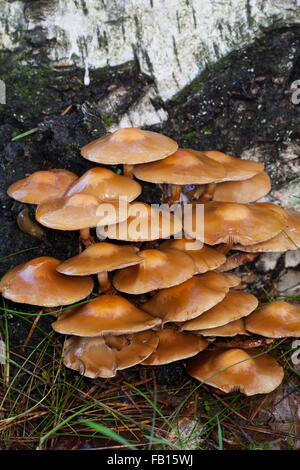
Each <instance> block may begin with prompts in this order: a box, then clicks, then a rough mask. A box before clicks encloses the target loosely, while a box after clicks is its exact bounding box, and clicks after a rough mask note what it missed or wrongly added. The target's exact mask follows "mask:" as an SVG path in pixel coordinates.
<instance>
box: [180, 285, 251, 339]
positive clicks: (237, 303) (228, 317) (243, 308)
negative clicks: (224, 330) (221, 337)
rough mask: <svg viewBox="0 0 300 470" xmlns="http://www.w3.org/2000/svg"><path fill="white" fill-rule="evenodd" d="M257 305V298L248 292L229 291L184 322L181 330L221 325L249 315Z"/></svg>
mask: <svg viewBox="0 0 300 470" xmlns="http://www.w3.org/2000/svg"><path fill="white" fill-rule="evenodd" d="M257 306H258V300H257V298H256V297H255V296H254V295H252V294H249V293H248V292H240V291H229V292H228V294H226V296H225V298H224V299H223V300H222V301H221V302H219V303H218V304H217V305H215V306H214V307H212V308H211V309H210V310H207V311H206V312H204V313H202V314H201V315H199V316H198V317H197V318H194V319H193V320H190V321H188V322H186V323H184V324H183V325H182V326H181V329H182V330H187V331H195V330H202V329H205V328H215V327H217V326H223V325H226V324H227V323H230V322H232V321H234V320H239V319H240V318H243V317H245V316H247V315H249V314H250V313H251V312H253V310H255V309H256V307H257Z"/></svg>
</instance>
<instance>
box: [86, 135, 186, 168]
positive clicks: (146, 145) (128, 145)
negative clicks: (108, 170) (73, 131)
mask: <svg viewBox="0 0 300 470" xmlns="http://www.w3.org/2000/svg"><path fill="white" fill-rule="evenodd" d="M177 148H178V145H177V143H176V142H175V141H174V140H172V139H170V138H169V137H166V136H165V135H162V134H159V133H157V132H151V131H143V130H141V129H136V128H134V127H132V128H124V129H118V130H117V131H115V132H113V133H112V134H108V135H105V136H103V137H100V138H99V139H97V140H94V141H93V142H90V143H89V144H87V145H85V146H84V147H83V148H82V149H81V155H82V156H83V157H84V158H86V159H87V160H90V161H92V162H97V163H104V164H106V165H119V164H123V165H124V174H125V175H128V176H131V175H132V173H131V168H132V165H135V164H137V163H146V162H153V161H155V160H161V159H163V158H166V157H167V156H168V155H171V154H172V153H174V152H176V150H177Z"/></svg>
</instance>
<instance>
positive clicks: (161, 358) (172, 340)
mask: <svg viewBox="0 0 300 470" xmlns="http://www.w3.org/2000/svg"><path fill="white" fill-rule="evenodd" d="M157 335H158V337H159V343H158V347H157V348H156V349H155V351H154V352H153V353H152V354H151V355H150V356H149V357H148V358H147V359H146V360H145V361H143V365H147V366H149V365H150V366H160V365H162V364H169V363H170V362H174V361H180V360H181V359H186V358H187V357H191V356H195V355H196V354H198V353H199V352H200V351H202V350H203V349H205V348H206V347H207V346H208V344H209V343H208V342H207V341H205V340H204V339H202V338H199V337H198V336H196V335H193V334H191V333H182V332H180V331H177V330H173V329H164V330H160V331H157Z"/></svg>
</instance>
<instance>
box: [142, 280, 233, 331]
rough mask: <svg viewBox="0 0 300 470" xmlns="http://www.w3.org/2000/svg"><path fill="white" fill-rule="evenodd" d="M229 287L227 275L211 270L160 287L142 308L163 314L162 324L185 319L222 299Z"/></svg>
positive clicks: (157, 314)
mask: <svg viewBox="0 0 300 470" xmlns="http://www.w3.org/2000/svg"><path fill="white" fill-rule="evenodd" d="M228 290H229V287H228V284H227V282H226V280H225V278H224V277H223V276H222V275H221V274H219V273H217V272H215V271H210V272H208V273H205V274H200V275H199V276H194V277H192V278H191V279H188V280H187V281H185V282H183V283H182V284H179V285H178V286H174V287H169V288H167V289H162V290H160V291H159V292H158V293H157V294H155V295H154V296H153V297H152V298H151V299H150V300H149V301H148V302H146V303H144V304H143V305H142V308H143V310H145V311H146V312H148V313H150V314H151V315H155V316H158V317H160V318H161V319H162V321H163V323H167V322H170V321H172V322H177V321H178V322H184V321H187V320H190V319H192V318H195V317H197V316H198V315H201V314H202V313H203V312H205V311H206V310H209V309H210V308H212V307H213V306H214V305H216V304H218V303H219V302H221V300H223V299H224V297H225V295H226V294H227V292H228Z"/></svg>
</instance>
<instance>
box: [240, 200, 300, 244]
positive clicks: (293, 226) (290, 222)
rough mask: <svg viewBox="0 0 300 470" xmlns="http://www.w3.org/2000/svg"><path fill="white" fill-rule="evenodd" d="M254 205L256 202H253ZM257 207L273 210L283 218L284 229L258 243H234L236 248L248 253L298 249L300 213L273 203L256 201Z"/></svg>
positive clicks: (299, 241)
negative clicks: (286, 209)
mask: <svg viewBox="0 0 300 470" xmlns="http://www.w3.org/2000/svg"><path fill="white" fill-rule="evenodd" d="M253 205H254V204H253ZM255 206H256V207H258V208H264V209H267V210H271V211H273V212H275V213H276V214H277V215H279V216H280V217H281V218H282V220H283V229H282V231H281V232H280V233H279V234H277V235H275V236H274V237H272V238H271V239H269V240H266V241H263V242H260V243H256V244H255V245H251V246H250V245H247V244H246V245H242V244H240V243H239V244H237V245H234V249H235V250H240V251H246V252H248V253H264V252H273V251H274V252H279V251H280V252H283V251H287V250H297V249H299V247H300V214H299V212H295V211H285V210H284V209H282V208H281V207H278V206H276V205H275V204H271V203H266V202H264V203H262V202H261V203H258V202H257V203H256V204H255Z"/></svg>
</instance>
